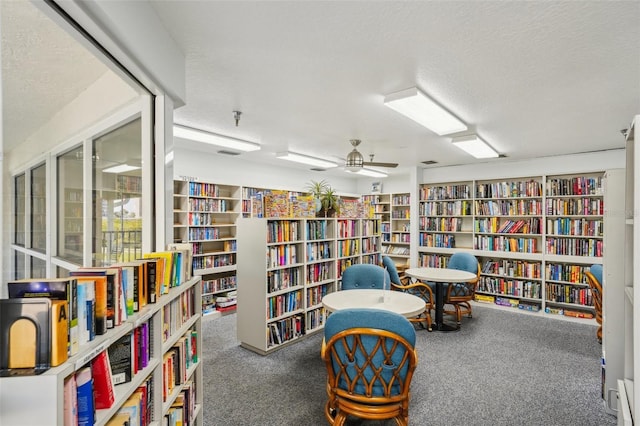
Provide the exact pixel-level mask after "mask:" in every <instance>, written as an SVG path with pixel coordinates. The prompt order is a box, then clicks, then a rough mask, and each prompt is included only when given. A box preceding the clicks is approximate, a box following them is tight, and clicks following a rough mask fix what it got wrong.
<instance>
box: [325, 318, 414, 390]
mask: <svg viewBox="0 0 640 426" xmlns="http://www.w3.org/2000/svg"><path fill="white" fill-rule="evenodd" d="M358 327H364V328H377V329H381V330H387V331H390V332H392V333H395V334H397V335H399V336H401V337H402V338H404V339H405V340H406V341H407V342H408V343H409V344H410V345H411V347H415V343H416V332H415V329H414V328H413V325H412V324H411V323H410V322H409V320H407V319H406V318H405V317H403V316H402V315H400V314H396V313H395V312H390V311H385V310H382V309H370V308H353V309H342V310H340V311H336V312H334V313H332V314H331V315H329V317H328V318H327V320H326V322H325V325H324V341H325V342H327V343H328V342H329V341H330V340H331V337H333V336H334V335H335V334H337V333H339V332H341V331H344V330H349V329H353V328H358ZM348 341H349V342H352V340H351V339H348ZM362 343H363V345H362V346H363V348H364V351H365V352H366V353H371V352H370V351H371V350H373V349H374V347H375V346H376V344H377V343H378V337H377V336H362ZM386 346H387V351H388V352H390V351H391V348H392V346H393V342H392V341H390V340H387V341H386ZM335 349H336V352H337V353H338V357H339V358H340V359H341V360H346V359H347V357H348V355H347V353H346V351H345V348H344V346H343V345H336V346H335ZM361 349H362V348H357V349H356V350H355V351H354V352H353V359H349V363H356V364H357V365H358V366H362V365H363V362H362V360H363V359H365V358H366V357H365V355H364V354H363V353H362V352H361ZM404 355H405V351H404V350H402V349H400V350H396V352H395V353H394V354H393V356H392V358H391V359H392V361H393V362H392V365H388V364H387V365H383V360H384V355H383V351H381V350H379V349H378V352H377V353H376V355H375V356H374V358H373V364H374V365H373V366H369V367H367V369H366V370H365V372H364V376H365V380H366V381H367V382H370V381H371V380H372V379H373V377H374V374H375V371H374V368H378V369H379V368H380V367H382V368H383V371H384V369H385V368H386V369H393V368H394V366H397V365H401V362H402V359H403V358H404ZM343 364H348V363H347V362H346V361H345V362H343ZM333 367H334V369H333V371H334V374H340V371H339V366H338V365H337V364H336V363H335V362H334V363H333ZM372 367H373V368H372ZM407 370H408V364H406V363H405V364H404V366H403V370H402V371H401V372H400V377H401V378H402V379H404V378H405V377H406V373H407ZM345 373H346V374H347V375H351V374H353V373H354V372H353V371H351V370H350V369H349V368H347V369H346V371H345ZM391 374H393V373H392V372H391V373H389V375H391ZM383 375H384V372H383ZM349 379H350V380H349V381H353V380H357V379H358V377H357V375H355V374H354V375H353V377H349ZM383 379H388V378H387V377H383ZM360 380H361V379H360ZM403 381H404V380H403ZM340 382H341V386H340V387H343V386H342V384H343V385H344V388H346V387H347V383H346V378H345V380H340ZM355 390H356V392H357V393H359V394H365V392H366V390H365V389H364V386H358V385H356V387H355ZM400 391H401V388H400V384H398V383H395V384H394V385H393V387H392V394H395V395H397V394H399V393H400ZM372 393H373V395H374V396H380V395H383V394H384V390H383V389H382V387H381V386H380V385H378V386H376V384H375V383H374V385H373V392H372Z"/></svg>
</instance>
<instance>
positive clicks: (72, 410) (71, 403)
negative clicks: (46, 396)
mask: <svg viewBox="0 0 640 426" xmlns="http://www.w3.org/2000/svg"><path fill="white" fill-rule="evenodd" d="M63 395H64V397H63V399H64V407H63V418H64V420H63V422H64V426H76V425H77V424H78V388H77V385H76V376H75V374H71V375H69V376H68V377H66V378H65V379H64V385H63Z"/></svg>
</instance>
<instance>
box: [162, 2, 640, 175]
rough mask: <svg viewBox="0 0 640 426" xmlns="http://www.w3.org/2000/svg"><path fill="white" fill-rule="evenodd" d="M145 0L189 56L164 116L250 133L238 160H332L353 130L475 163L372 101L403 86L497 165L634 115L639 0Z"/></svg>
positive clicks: (614, 143)
mask: <svg viewBox="0 0 640 426" xmlns="http://www.w3.org/2000/svg"><path fill="white" fill-rule="evenodd" d="M152 4H153V6H154V8H155V10H156V11H157V13H158V15H159V17H160V18H161V20H162V21H163V22H164V24H165V26H166V28H167V29H168V31H169V32H170V33H171V34H172V36H173V38H174V39H175V41H176V42H177V43H178V44H179V45H180V46H181V48H182V49H183V51H184V53H185V56H186V60H187V64H186V67H187V68H186V74H187V100H186V101H187V104H186V106H184V107H182V108H179V109H177V110H176V112H175V121H176V122H178V123H182V124H186V125H190V126H193V127H198V128H203V129H207V130H210V131H214V132H218V133H222V134H227V135H231V136H235V137H239V138H245V139H249V140H253V141H257V142H260V143H261V144H263V149H262V151H260V152H255V153H248V154H243V156H245V158H248V159H249V158H254V157H255V158H258V157H261V158H264V157H268V158H270V159H273V158H274V153H275V152H277V151H282V150H285V149H290V150H292V151H296V152H300V153H304V154H309V155H316V156H322V157H325V158H342V159H344V158H345V157H346V155H347V153H348V152H349V150H350V148H351V147H350V145H349V139H352V138H358V139H362V141H363V142H362V145H361V149H360V151H361V152H362V153H363V154H365V157H366V156H367V155H368V154H371V153H373V154H375V160H376V161H390V162H398V163H400V165H401V166H406V167H414V166H416V165H419V163H420V162H421V161H424V160H435V161H438V163H439V165H445V164H464V163H470V162H474V161H477V160H474V159H473V158H472V157H470V156H468V155H467V154H465V153H463V152H462V151H460V150H458V149H457V148H454V147H452V146H451V144H450V143H449V141H450V139H449V138H447V137H440V136H437V135H435V134H434V133H432V132H430V131H428V130H426V129H424V128H422V127H420V126H419V125H418V124H416V123H414V122H413V121H411V120H409V119H406V118H404V117H403V116H400V115H399V114H397V113H396V112H394V111H392V110H390V109H388V108H386V107H385V106H384V105H383V102H382V101H383V98H384V95H385V94H389V93H392V92H395V91H399V90H402V89H405V88H408V87H412V86H415V85H417V86H419V87H420V88H422V89H423V90H424V91H425V92H427V93H428V94H430V95H431V96H432V97H433V98H435V99H436V100H437V101H439V102H441V103H442V104H444V105H446V106H447V107H448V108H449V109H450V110H451V111H452V112H454V113H455V114H457V115H458V116H459V117H460V118H461V119H462V120H463V121H465V122H466V123H467V124H468V125H469V126H470V128H471V129H475V130H476V132H477V133H478V134H479V135H481V136H482V137H484V138H485V140H487V141H488V142H489V143H490V144H492V145H493V146H494V147H495V148H496V149H497V150H498V151H499V152H500V153H502V154H505V155H507V156H508V157H509V158H506V159H497V160H492V161H496V162H500V161H510V160H511V159H523V158H530V157H538V156H547V155H556V154H567V153H575V152H585V151H594V150H605V149H612V148H621V147H622V146H623V142H624V140H623V137H622V136H621V135H620V129H623V128H625V127H626V126H627V125H628V123H629V121H630V119H631V117H632V115H634V114H637V113H638V112H640V26H639V25H638V22H640V3H639V2H502V1H500V2H481V1H473V2H466V1H456V2H441V1H437V2H436V1H433V2H431V1H425V2H400V1H381V2H352V1H349V2H347V1H300V2H299V1H277V2H272V1H267V2H255V1H228V2H227V1H209V2H202V1H194V2H191V1H180V2H178V1H153V2H152ZM233 110H240V111H242V113H243V114H242V119H241V121H240V125H239V126H238V127H235V125H234V121H233V115H232V111H233ZM273 161H274V162H275V161H280V164H281V165H282V163H283V162H282V161H281V160H273ZM396 172H402V167H400V168H399V169H398V170H397V171H396Z"/></svg>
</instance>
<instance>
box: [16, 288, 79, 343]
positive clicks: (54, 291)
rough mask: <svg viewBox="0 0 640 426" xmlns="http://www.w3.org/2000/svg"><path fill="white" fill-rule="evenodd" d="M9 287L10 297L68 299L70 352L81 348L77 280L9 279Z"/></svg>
mask: <svg viewBox="0 0 640 426" xmlns="http://www.w3.org/2000/svg"><path fill="white" fill-rule="evenodd" d="M7 289H8V292H9V298H10V299H17V298H23V297H24V298H30V297H47V298H49V299H51V300H66V301H67V308H68V309H67V310H68V312H67V313H68V333H67V339H68V350H67V352H68V354H69V355H74V354H76V353H77V352H78V349H79V345H80V343H79V339H78V289H77V281H76V279H75V278H73V277H69V278H26V279H22V280H16V281H9V282H8V283H7Z"/></svg>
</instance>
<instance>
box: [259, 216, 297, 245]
mask: <svg viewBox="0 0 640 426" xmlns="http://www.w3.org/2000/svg"><path fill="white" fill-rule="evenodd" d="M300 236H302V234H301V233H300V222H298V221H291V220H272V221H269V222H267V243H284V242H291V241H299V238H300Z"/></svg>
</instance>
